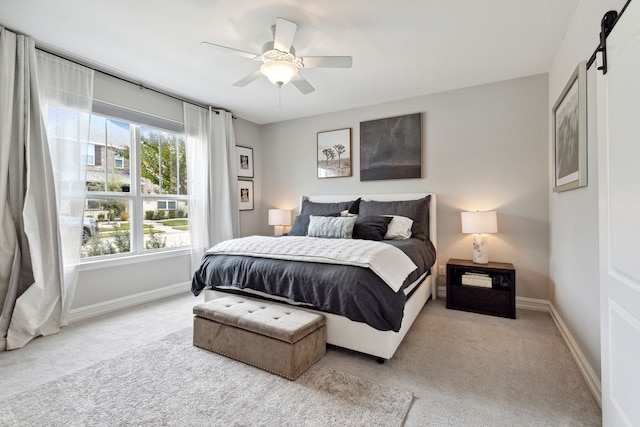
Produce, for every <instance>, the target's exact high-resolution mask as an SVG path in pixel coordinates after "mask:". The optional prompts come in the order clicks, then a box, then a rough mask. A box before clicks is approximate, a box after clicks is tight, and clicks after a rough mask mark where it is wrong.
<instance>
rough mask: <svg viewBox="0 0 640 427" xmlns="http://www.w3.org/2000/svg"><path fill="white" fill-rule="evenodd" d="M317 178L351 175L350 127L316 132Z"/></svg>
mask: <svg viewBox="0 0 640 427" xmlns="http://www.w3.org/2000/svg"><path fill="white" fill-rule="evenodd" d="M317 159H318V163H317V164H318V178H339V177H343V176H351V128H347V129H338V130H329V131H324V132H318V157H317Z"/></svg>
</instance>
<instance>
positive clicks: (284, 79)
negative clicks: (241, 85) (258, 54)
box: [260, 61, 298, 86]
mask: <svg viewBox="0 0 640 427" xmlns="http://www.w3.org/2000/svg"><path fill="white" fill-rule="evenodd" d="M260 72H261V73H262V74H264V75H265V76H266V77H267V78H268V79H269V81H271V83H273V84H274V85H278V86H282V85H286V84H287V83H289V82H290V81H291V78H292V77H293V76H295V75H296V74H298V67H296V65H295V64H293V63H292V62H288V61H269V62H265V63H264V64H262V66H261V67H260Z"/></svg>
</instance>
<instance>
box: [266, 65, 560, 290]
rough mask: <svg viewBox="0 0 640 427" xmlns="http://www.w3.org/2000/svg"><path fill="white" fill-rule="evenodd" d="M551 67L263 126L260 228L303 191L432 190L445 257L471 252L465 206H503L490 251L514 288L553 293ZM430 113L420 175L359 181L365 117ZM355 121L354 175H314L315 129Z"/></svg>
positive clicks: (425, 116)
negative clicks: (511, 274)
mask: <svg viewBox="0 0 640 427" xmlns="http://www.w3.org/2000/svg"><path fill="white" fill-rule="evenodd" d="M547 92H548V87H547V76H546V75H537V76H531V77H526V78H521V79H516V80H510V81H504V82H499V83H495V84H488V85H483V86H477V87H472V88H467V89H461V90H456V91H451V92H444V93H439V94H434V95H429V96H421V97H416V98H411V99H406V100H402V101H397V102H391V103H385V104H380V105H375V106H370V107H365V108H358V109H354V110H348V111H341V112H336V113H332V114H326V115H322V116H315V117H309V118H304V119H298V120H291V121H287V122H280V123H274V124H269V125H265V126H263V129H262V133H263V135H262V136H263V145H264V146H263V152H262V203H261V213H260V216H259V219H260V221H261V224H262V232H263V233H265V234H270V233H272V229H271V228H270V227H268V226H267V225H266V222H267V221H266V218H267V213H266V212H267V209H269V208H273V207H277V208H292V209H297V208H298V204H299V196H300V195H301V194H303V193H304V194H357V193H394V192H420V191H432V192H435V193H437V194H438V246H439V247H438V251H439V252H438V254H439V255H438V258H439V263H441V264H444V263H446V261H447V259H449V258H467V259H469V258H471V241H472V237H471V236H470V235H463V234H462V233H461V228H460V213H459V212H460V211H461V210H489V209H496V210H497V211H498V229H499V230H498V231H499V232H498V233H497V234H495V235H491V236H490V238H489V246H490V255H489V257H490V260H492V261H502V262H512V263H513V264H514V265H515V267H516V269H517V295H519V296H526V297H531V298H540V299H545V300H546V299H548V280H549V279H548V260H549V252H548V233H549V227H548V200H549V198H548V162H547V155H548V153H547V132H548V98H547ZM416 112H421V113H423V155H422V165H423V171H422V176H423V178H422V179H408V180H385V181H368V182H360V177H359V167H360V166H359V164H360V163H359V153H360V150H359V139H360V135H359V126H360V122H362V121H367V120H373V119H379V118H384V117H392V116H398V115H403V114H411V113H416ZM347 127H351V128H352V129H353V143H352V154H353V156H354V158H353V176H352V177H348V178H331V179H318V178H316V156H317V155H316V133H317V132H319V131H326V130H332V129H341V128H347Z"/></svg>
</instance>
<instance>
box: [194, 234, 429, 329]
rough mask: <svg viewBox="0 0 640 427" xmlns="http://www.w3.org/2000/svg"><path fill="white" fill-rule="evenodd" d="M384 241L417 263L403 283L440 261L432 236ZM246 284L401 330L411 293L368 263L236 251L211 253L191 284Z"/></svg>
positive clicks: (205, 286) (197, 290) (200, 286)
mask: <svg viewBox="0 0 640 427" xmlns="http://www.w3.org/2000/svg"><path fill="white" fill-rule="evenodd" d="M281 239H283V240H284V239H286V237H282V238H281ZM384 243H387V244H390V245H393V246H396V247H397V248H399V249H401V250H402V251H403V252H404V253H405V254H407V256H408V257H409V258H411V260H412V261H413V262H414V264H415V265H416V266H418V268H417V269H416V270H415V271H414V272H413V273H411V274H410V275H409V276H408V277H407V279H406V280H405V283H404V285H403V289H404V288H405V287H406V286H408V285H410V284H411V283H413V282H414V281H415V280H416V279H417V278H418V277H420V276H421V275H422V274H423V273H425V272H426V271H428V270H429V268H430V267H431V266H432V265H433V263H434V262H435V256H436V254H435V248H434V247H433V245H432V244H431V242H429V241H427V242H425V241H423V240H419V239H407V240H385V241H384ZM219 287H224V289H220V288H219ZM229 288H231V289H229ZM246 288H248V289H253V290H255V291H260V292H263V293H266V294H269V295H275V296H279V297H284V298H287V299H289V300H292V301H295V302H298V303H306V304H311V305H312V306H313V307H314V308H316V309H317V310H320V311H324V312H328V313H334V314H338V315H341V316H345V317H347V318H349V319H351V320H353V321H357V322H365V323H367V324H368V325H370V326H371V327H373V328H375V329H378V330H381V331H387V330H392V331H396V332H397V331H399V330H400V325H401V324H402V317H403V312H404V303H405V301H406V299H407V296H405V294H404V292H403V289H401V290H400V291H398V292H394V291H393V290H392V289H391V288H389V286H388V285H387V284H386V283H385V282H384V281H383V280H382V279H380V278H379V277H378V276H377V275H376V274H375V273H374V272H372V271H371V270H369V269H368V268H363V267H353V266H344V265H333V264H317V263H311V262H297V261H282V260H274V259H266V258H254V257H246V256H237V255H207V256H206V257H205V258H204V260H203V262H202V264H201V265H200V267H199V268H198V270H197V271H196V273H195V274H194V276H193V280H192V284H191V290H192V292H193V294H194V295H196V296H197V295H199V294H200V292H202V290H203V289H217V290H220V291H226V292H234V291H235V292H237V293H242V291H243V290H244V289H246Z"/></svg>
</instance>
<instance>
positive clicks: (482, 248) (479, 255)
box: [473, 234, 489, 264]
mask: <svg viewBox="0 0 640 427" xmlns="http://www.w3.org/2000/svg"><path fill="white" fill-rule="evenodd" d="M473 262H474V264H488V263H489V245H488V244H487V237H486V236H485V235H483V234H474V235H473Z"/></svg>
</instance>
